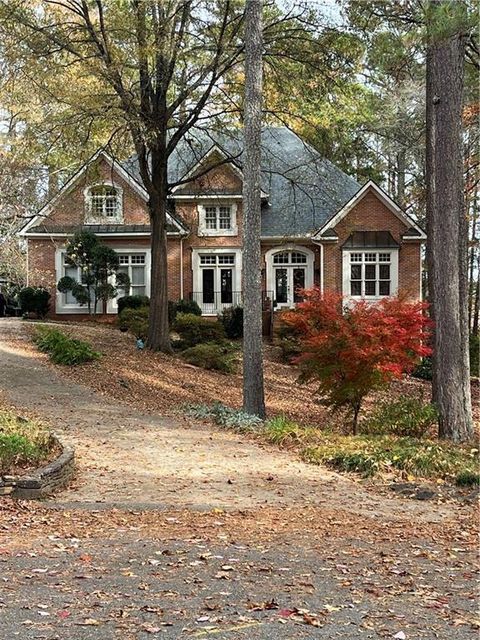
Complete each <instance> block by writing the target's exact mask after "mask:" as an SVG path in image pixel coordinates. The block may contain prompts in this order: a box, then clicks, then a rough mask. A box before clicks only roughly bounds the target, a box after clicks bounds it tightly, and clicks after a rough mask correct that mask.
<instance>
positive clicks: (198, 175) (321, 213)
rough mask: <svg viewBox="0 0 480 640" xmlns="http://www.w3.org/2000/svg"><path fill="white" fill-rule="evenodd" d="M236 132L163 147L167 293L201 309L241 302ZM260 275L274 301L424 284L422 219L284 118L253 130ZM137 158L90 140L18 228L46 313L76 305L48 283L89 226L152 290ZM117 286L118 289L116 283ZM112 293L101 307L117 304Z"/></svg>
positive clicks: (137, 284)
mask: <svg viewBox="0 0 480 640" xmlns="http://www.w3.org/2000/svg"><path fill="white" fill-rule="evenodd" d="M241 151H242V149H241V136H239V135H237V136H235V135H232V134H229V135H228V136H227V135H223V136H219V135H216V137H215V139H212V136H210V135H209V136H205V135H203V137H202V136H197V137H196V138H189V139H188V140H185V141H184V142H183V143H182V145H180V146H179V147H178V148H177V150H176V152H175V153H174V154H172V156H171V157H170V162H169V180H170V182H171V183H179V184H177V186H175V187H173V188H172V190H171V195H170V208H169V214H168V230H167V231H168V287H169V298H170V299H171V300H177V299H180V298H193V299H195V300H196V301H197V302H198V304H199V305H200V307H201V309H202V312H203V314H205V315H216V314H217V313H218V312H219V311H221V310H222V308H224V307H225V306H229V305H232V304H238V303H240V302H241V291H242V224H243V213H242V171H241ZM262 175H263V183H262V265H261V266H262V279H263V289H264V292H265V294H264V295H265V297H268V298H270V299H271V300H273V301H274V307H275V308H276V309H282V308H285V307H291V306H293V305H294V304H295V302H297V301H298V300H299V294H298V289H299V288H303V287H310V286H312V285H313V284H317V285H319V286H320V287H322V288H323V289H334V290H336V291H339V292H342V293H343V294H344V295H345V296H346V297H351V298H353V299H359V298H365V299H368V300H377V299H379V298H381V297H382V296H388V295H396V294H397V293H404V294H406V295H407V296H409V297H411V298H414V299H416V298H419V297H420V296H421V244H422V242H424V240H425V234H424V232H423V231H422V229H421V228H420V227H419V226H418V225H417V224H416V223H415V222H414V221H413V220H412V219H411V218H410V217H409V216H408V215H407V214H406V213H405V212H403V211H402V210H401V209H400V208H399V207H398V206H397V205H396V204H395V202H393V200H392V199H391V198H390V197H389V196H388V195H387V194H386V193H385V192H384V191H383V190H382V189H381V188H380V187H378V186H377V185H376V184H375V183H373V182H368V183H367V184H365V185H363V186H362V187H360V185H359V184H357V183H356V182H355V180H353V179H352V178H351V177H349V176H347V175H346V174H345V173H343V172H342V171H341V170H340V169H338V168H337V167H335V166H334V165H333V164H332V163H330V162H329V161H327V160H325V159H323V158H322V157H321V156H320V155H319V154H318V153H317V152H316V151H315V150H314V149H312V148H311V147H310V146H309V145H307V144H305V143H304V142H303V141H302V140H301V139H300V138H299V137H298V136H296V135H295V134H294V133H292V132H291V131H289V130H288V129H286V128H283V127H279V128H267V129H265V130H264V132H263V134H262ZM146 203H147V193H146V191H145V190H144V188H143V186H142V184H141V181H140V178H139V175H138V168H137V166H136V163H135V159H134V158H133V159H130V160H128V161H127V162H125V163H120V162H118V161H116V160H114V159H112V158H111V157H109V155H108V154H107V153H105V152H104V151H99V152H97V153H96V154H95V155H94V156H93V157H92V158H91V159H90V161H89V162H88V163H87V164H86V165H85V166H83V167H82V168H81V169H80V170H79V171H78V172H77V173H76V174H75V175H74V176H72V177H71V178H70V180H69V181H68V182H67V183H66V184H65V185H64V186H63V188H62V189H61V191H60V192H59V193H58V194H57V195H56V196H55V197H54V198H53V199H52V200H51V201H50V202H49V203H48V204H47V205H46V206H45V207H43V209H42V210H41V211H39V213H38V214H37V215H36V216H35V217H34V218H32V219H31V220H30V221H29V222H28V223H27V224H26V225H25V227H24V228H23V229H22V231H21V232H20V233H21V235H22V236H23V237H25V238H26V240H27V246H28V270H29V274H30V284H39V283H40V281H41V283H42V284H44V285H46V286H48V287H49V288H50V289H51V292H52V300H54V308H53V309H52V314H57V315H60V316H62V317H65V315H70V314H75V315H76V314H85V313H86V307H85V306H81V305H79V304H78V303H77V302H76V300H75V299H74V298H73V297H72V295H71V294H70V293H67V294H64V293H60V292H58V291H57V290H56V283H57V282H58V280H59V279H60V278H61V277H62V276H64V275H69V276H71V277H74V278H75V279H78V278H79V276H80V274H79V273H78V270H77V269H76V267H72V266H69V265H68V264H66V263H65V259H64V258H65V243H66V241H67V240H68V238H69V237H71V235H72V234H73V233H74V232H75V231H76V230H78V229H90V230H91V231H93V232H94V233H96V234H97V235H98V236H99V237H100V238H101V239H102V240H103V241H104V242H105V243H107V244H109V245H110V246H112V247H113V248H114V249H115V250H116V251H117V252H118V253H119V257H120V264H121V270H123V271H126V272H127V273H128V274H129V276H130V280H131V286H130V291H129V292H121V295H125V294H126V293H130V294H146V295H148V294H149V291H150V268H149V267H150V227H149V217H148V210H147V204H146ZM119 295H120V294H119ZM116 308H117V306H116V301H115V300H112V301H110V303H109V305H108V309H107V311H108V313H115V312H116Z"/></svg>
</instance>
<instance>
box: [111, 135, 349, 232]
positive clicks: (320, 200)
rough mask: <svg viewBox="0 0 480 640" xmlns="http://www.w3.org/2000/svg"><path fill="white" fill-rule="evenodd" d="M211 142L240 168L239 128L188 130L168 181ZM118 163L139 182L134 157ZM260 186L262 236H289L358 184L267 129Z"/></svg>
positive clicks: (316, 221)
mask: <svg viewBox="0 0 480 640" xmlns="http://www.w3.org/2000/svg"><path fill="white" fill-rule="evenodd" d="M214 145H217V146H218V147H220V149H222V150H223V151H224V152H225V153H226V154H227V155H230V156H232V157H233V158H234V162H235V164H236V165H237V166H238V167H239V168H241V166H242V146H243V141H242V131H241V130H234V131H232V130H230V131H223V132H221V133H218V132H214V131H209V132H208V133H207V132H206V131H204V130H195V129H194V130H191V131H190V132H189V133H188V135H187V136H186V138H185V139H183V140H182V141H181V142H180V144H179V145H178V146H177V148H176V149H175V151H174V153H173V154H172V155H171V156H170V159H169V182H170V183H174V182H176V181H178V180H181V179H182V178H184V177H185V175H186V174H187V173H188V172H189V171H190V170H191V169H192V168H193V167H194V166H195V165H196V164H197V163H198V162H199V161H200V160H201V159H202V157H203V156H204V155H205V154H206V153H207V152H208V151H209V150H210V149H211V148H212V147H213V146H214ZM123 166H124V167H125V169H126V170H127V171H128V172H129V173H131V174H132V175H133V176H134V177H136V178H137V179H138V180H140V176H139V172H138V166H137V162H136V159H135V158H131V159H129V160H128V161H126V162H125V163H124V165H123ZM262 188H263V190H264V191H265V192H266V193H267V194H268V203H266V202H265V203H264V205H263V208H262V235H263V236H264V237H268V236H270V237H274V236H279V237H295V236H307V235H310V234H311V233H313V232H315V231H317V230H318V229H319V228H320V227H321V226H323V225H324V224H325V222H326V221H327V220H329V219H330V218H331V217H332V216H333V215H334V214H335V213H337V211H338V210H339V209H340V208H341V207H342V206H343V205H344V204H346V203H347V202H348V201H349V200H350V199H351V198H352V197H353V196H354V195H355V193H357V191H358V190H359V188H360V185H359V184H358V183H357V182H356V181H355V180H354V179H353V178H351V177H350V176H348V175H347V174H345V173H344V172H343V171H341V170H340V169H339V168H338V167H336V166H335V165H333V164H332V163H331V162H330V161H329V160H326V159H325V158H322V156H321V155H320V154H319V153H318V152H317V151H315V150H314V149H313V148H312V147H311V146H309V145H307V144H306V143H305V142H303V140H301V138H299V137H298V136H297V135H295V134H294V133H293V132H292V131H290V130H289V129H288V128H286V127H267V128H265V129H264V130H263V132H262ZM182 193H185V190H182Z"/></svg>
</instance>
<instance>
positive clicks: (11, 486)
mask: <svg viewBox="0 0 480 640" xmlns="http://www.w3.org/2000/svg"><path fill="white" fill-rule="evenodd" d="M53 437H54V439H55V440H56V442H57V444H58V445H60V447H61V449H62V453H61V454H60V455H59V456H58V458H56V459H55V460H53V462H50V463H49V464H47V465H45V466H44V467H40V469H37V470H36V471H35V472H34V473H33V474H32V475H29V476H8V475H5V476H0V496H2V495H9V496H11V497H12V498H20V499H24V500H38V499H40V498H45V497H46V496H48V495H50V494H51V493H53V492H54V491H55V490H56V489H59V488H60V487H63V486H64V485H65V484H67V482H68V481H69V479H70V478H71V476H72V475H73V471H74V466H75V452H74V450H73V449H68V448H66V447H64V446H63V445H62V443H61V442H60V441H59V439H58V438H57V437H56V436H53Z"/></svg>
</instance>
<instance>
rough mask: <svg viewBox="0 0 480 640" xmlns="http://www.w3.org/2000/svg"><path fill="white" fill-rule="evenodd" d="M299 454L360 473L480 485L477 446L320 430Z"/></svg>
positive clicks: (344, 469)
mask: <svg viewBox="0 0 480 640" xmlns="http://www.w3.org/2000/svg"><path fill="white" fill-rule="evenodd" d="M302 457H303V458H304V460H306V461H307V462H311V463H315V464H326V465H327V466H330V467H333V468H334V469H338V470H340V471H354V472H357V473H361V474H362V475H364V476H372V475H375V474H377V473H381V472H383V473H385V472H395V471H397V472H401V473H402V474H403V475H407V476H408V477H409V478H410V477H411V476H413V477H420V478H430V479H440V480H448V481H453V482H455V483H456V484H459V485H474V484H476V485H478V484H480V466H479V464H480V461H479V455H478V449H477V448H468V447H461V446H458V445H451V444H449V443H445V442H441V441H438V440H427V439H420V438H407V437H395V436H391V435H384V436H372V435H357V436H342V435H340V434H325V433H323V434H322V435H321V437H320V438H319V441H318V442H317V443H316V444H315V445H311V446H308V447H306V448H305V449H304V450H303V452H302Z"/></svg>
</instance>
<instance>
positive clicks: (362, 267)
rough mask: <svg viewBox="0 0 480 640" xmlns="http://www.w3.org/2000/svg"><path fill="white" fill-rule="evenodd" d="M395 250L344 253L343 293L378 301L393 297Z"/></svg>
mask: <svg viewBox="0 0 480 640" xmlns="http://www.w3.org/2000/svg"><path fill="white" fill-rule="evenodd" d="M397 290H398V249H391V250H388V251H386V250H378V251H372V250H370V251H357V250H352V251H346V250H345V251H344V252H343V294H344V295H345V296H347V297H350V298H359V299H360V298H364V299H372V300H375V299H378V298H383V297H387V296H394V295H396V293H397Z"/></svg>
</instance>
